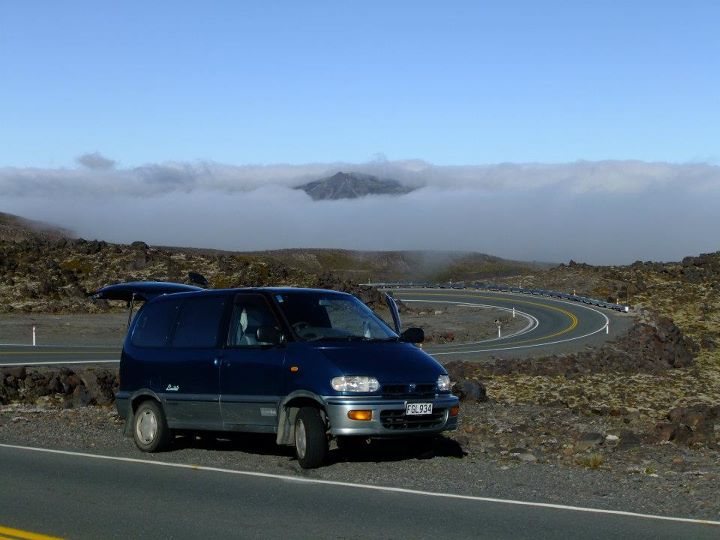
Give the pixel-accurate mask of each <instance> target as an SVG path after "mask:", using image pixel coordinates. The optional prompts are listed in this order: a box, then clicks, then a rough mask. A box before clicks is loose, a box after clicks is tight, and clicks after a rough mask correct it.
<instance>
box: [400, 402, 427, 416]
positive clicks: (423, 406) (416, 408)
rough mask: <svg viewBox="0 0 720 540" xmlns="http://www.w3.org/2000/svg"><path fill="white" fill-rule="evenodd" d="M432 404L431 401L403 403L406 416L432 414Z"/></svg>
mask: <svg viewBox="0 0 720 540" xmlns="http://www.w3.org/2000/svg"><path fill="white" fill-rule="evenodd" d="M432 406H433V404H432V403H407V404H406V405H405V414H406V415H408V416H417V415H421V414H432Z"/></svg>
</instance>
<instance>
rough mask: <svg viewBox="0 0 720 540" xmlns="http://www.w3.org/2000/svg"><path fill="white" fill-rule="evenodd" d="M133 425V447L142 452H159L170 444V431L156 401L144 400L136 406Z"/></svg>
mask: <svg viewBox="0 0 720 540" xmlns="http://www.w3.org/2000/svg"><path fill="white" fill-rule="evenodd" d="M133 423H134V424H133V438H134V439H135V445H136V446H137V447H138V448H139V449H140V450H142V451H143V452H161V451H162V450H164V449H165V448H167V447H168V445H169V444H170V439H171V433H170V429H169V428H168V425H167V421H166V419H165V413H164V412H163V410H162V407H161V406H160V404H159V403H158V402H157V401H154V400H146V401H143V402H142V403H141V404H140V405H138V408H137V410H136V411H135V415H134V418H133Z"/></svg>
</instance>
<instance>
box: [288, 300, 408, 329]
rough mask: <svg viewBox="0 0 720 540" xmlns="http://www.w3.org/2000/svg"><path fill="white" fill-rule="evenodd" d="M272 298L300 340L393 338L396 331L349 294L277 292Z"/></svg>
mask: <svg viewBox="0 0 720 540" xmlns="http://www.w3.org/2000/svg"><path fill="white" fill-rule="evenodd" d="M274 298H275V301H276V302H277V304H278V306H279V307H280V309H281V310H282V312H283V313H284V314H285V317H286V318H287V320H288V322H289V323H290V326H291V327H292V329H293V330H294V331H295V334H296V335H297V336H298V337H299V338H300V339H301V340H303V341H395V340H397V339H398V335H397V334H396V333H395V332H393V331H392V330H391V329H390V327H388V325H387V324H385V323H384V322H383V321H382V320H381V319H380V318H379V317H377V316H376V315H375V314H374V313H373V312H372V310H371V309H370V308H368V307H367V306H366V305H365V304H363V303H362V302H361V301H360V300H358V299H357V298H355V297H354V296H350V295H344V294H343V295H341V294H332V293H308V292H302V293H300V292H298V293H282V294H280V293H278V294H275V295H274Z"/></svg>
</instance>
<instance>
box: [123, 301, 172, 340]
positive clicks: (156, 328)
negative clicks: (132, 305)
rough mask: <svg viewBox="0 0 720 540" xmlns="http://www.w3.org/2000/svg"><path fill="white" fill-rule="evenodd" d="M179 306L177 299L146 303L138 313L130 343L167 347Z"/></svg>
mask: <svg viewBox="0 0 720 540" xmlns="http://www.w3.org/2000/svg"><path fill="white" fill-rule="evenodd" d="M179 307H180V302H179V301H171V302H157V303H154V304H148V305H146V306H145V307H144V308H143V310H142V311H141V312H140V313H139V314H138V317H139V319H138V321H137V324H136V325H135V330H133V335H132V344H133V345H135V346H137V347H167V345H168V339H170V334H171V333H172V329H173V328H174V326H175V320H176V319H177V313H178V309H179Z"/></svg>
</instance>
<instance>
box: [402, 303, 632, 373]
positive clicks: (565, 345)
mask: <svg viewBox="0 0 720 540" xmlns="http://www.w3.org/2000/svg"><path fill="white" fill-rule="evenodd" d="M393 292H394V295H395V297H396V298H399V299H400V300H402V301H404V302H408V303H409V304H410V305H414V306H415V305H417V306H423V305H427V306H432V305H435V304H438V305H443V304H448V303H454V304H461V305H477V306H485V307H493V308H495V309H498V310H503V311H504V313H505V316H512V315H511V314H512V311H513V308H514V309H515V316H516V317H522V318H524V319H526V320H527V324H525V325H524V327H523V330H521V331H520V332H516V333H514V334H509V335H504V334H502V328H501V336H502V337H500V338H497V337H495V338H493V339H488V340H483V341H478V342H474V343H463V344H443V345H428V346H427V347H425V350H426V351H427V352H428V353H430V354H432V355H433V356H435V357H437V358H438V359H439V360H482V359H485V358H488V357H490V356H496V357H499V356H530V355H543V356H544V355H549V354H557V353H566V352H574V351H578V350H582V349H585V348H586V347H588V346H597V345H600V344H602V343H603V342H605V341H607V340H608V339H613V338H615V337H617V336H619V335H621V334H622V333H624V332H625V331H627V329H628V328H629V327H630V326H631V325H632V316H631V315H627V314H620V313H617V312H614V311H611V310H606V309H599V308H595V307H591V306H587V305H585V304H580V303H577V302H566V301H563V300H557V299H553V298H547V297H542V296H528V295H520V294H511V293H494V292H489V291H474V290H462V289H459V290H454V289H453V290H448V289H396V290H394V291H393Z"/></svg>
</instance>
